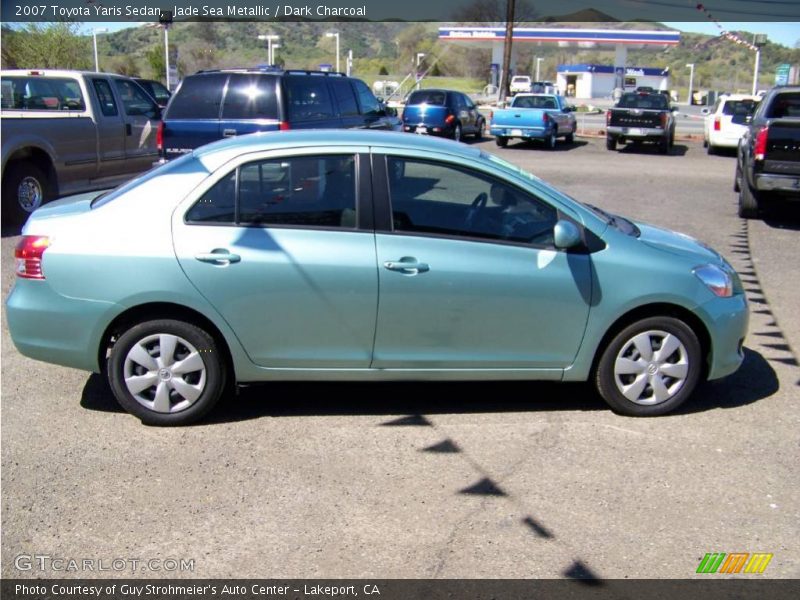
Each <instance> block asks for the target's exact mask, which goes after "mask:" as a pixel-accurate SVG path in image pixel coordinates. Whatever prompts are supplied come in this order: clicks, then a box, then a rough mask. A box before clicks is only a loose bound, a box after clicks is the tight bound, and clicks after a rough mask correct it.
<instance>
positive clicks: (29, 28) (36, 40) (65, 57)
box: [2, 23, 94, 69]
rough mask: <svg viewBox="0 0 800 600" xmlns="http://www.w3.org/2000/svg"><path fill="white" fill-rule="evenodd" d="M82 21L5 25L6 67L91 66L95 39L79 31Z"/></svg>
mask: <svg viewBox="0 0 800 600" xmlns="http://www.w3.org/2000/svg"><path fill="white" fill-rule="evenodd" d="M78 28H79V24H78V23H27V24H26V25H25V26H24V27H22V28H20V29H12V28H8V27H4V28H3V53H2V57H3V58H2V63H3V68H11V69H89V68H92V66H93V64H94V63H93V59H92V56H93V54H92V43H91V39H90V38H88V37H86V36H81V35H79V34H78Z"/></svg>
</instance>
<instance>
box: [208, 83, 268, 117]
mask: <svg viewBox="0 0 800 600" xmlns="http://www.w3.org/2000/svg"><path fill="white" fill-rule="evenodd" d="M276 84H277V77H275V76H270V75H243V74H233V75H231V78H230V80H228V93H227V94H225V104H224V105H223V107H222V118H223V119H278V118H279V116H278V98H277V94H276V93H275V87H276Z"/></svg>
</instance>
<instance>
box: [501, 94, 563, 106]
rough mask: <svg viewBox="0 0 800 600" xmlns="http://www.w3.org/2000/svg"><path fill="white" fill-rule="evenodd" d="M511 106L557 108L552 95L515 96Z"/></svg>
mask: <svg viewBox="0 0 800 600" xmlns="http://www.w3.org/2000/svg"><path fill="white" fill-rule="evenodd" d="M511 106H513V107H514V108H558V104H556V99H555V98H553V97H552V96H517V97H516V98H514V100H513V102H512V103H511Z"/></svg>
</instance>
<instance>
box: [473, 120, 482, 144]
mask: <svg viewBox="0 0 800 600" xmlns="http://www.w3.org/2000/svg"><path fill="white" fill-rule="evenodd" d="M483 128H484V122H483V120H482V119H481V120H480V121H478V128H477V129H476V130H475V140H476V141H478V142H480V141H481V140H482V139H483Z"/></svg>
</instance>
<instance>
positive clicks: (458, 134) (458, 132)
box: [453, 127, 461, 142]
mask: <svg viewBox="0 0 800 600" xmlns="http://www.w3.org/2000/svg"><path fill="white" fill-rule="evenodd" d="M453 139H454V140H455V141H457V142H460V141H461V127H456V131H455V133H454V134H453Z"/></svg>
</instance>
